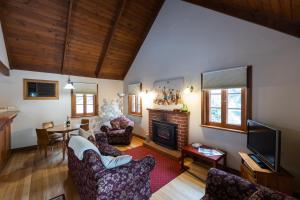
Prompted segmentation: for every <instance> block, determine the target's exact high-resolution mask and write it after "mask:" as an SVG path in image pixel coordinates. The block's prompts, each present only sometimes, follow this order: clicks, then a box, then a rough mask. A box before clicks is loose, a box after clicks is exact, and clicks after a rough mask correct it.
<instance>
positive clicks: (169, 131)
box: [152, 120, 177, 150]
mask: <svg viewBox="0 0 300 200" xmlns="http://www.w3.org/2000/svg"><path fill="white" fill-rule="evenodd" d="M152 133H153V138H152V140H153V142H155V143H156V144H159V145H161V146H164V147H167V148H169V149H174V150H177V124H173V123H169V122H166V121H158V120H152Z"/></svg>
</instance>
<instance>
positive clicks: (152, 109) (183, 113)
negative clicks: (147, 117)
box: [147, 108, 190, 115]
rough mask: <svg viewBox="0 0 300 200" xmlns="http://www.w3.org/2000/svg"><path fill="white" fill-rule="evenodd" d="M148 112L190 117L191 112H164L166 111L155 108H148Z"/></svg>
mask: <svg viewBox="0 0 300 200" xmlns="http://www.w3.org/2000/svg"><path fill="white" fill-rule="evenodd" d="M147 110H148V111H152V112H161V113H172V114H181V115H190V112H181V111H175V110H164V109H155V108H147Z"/></svg>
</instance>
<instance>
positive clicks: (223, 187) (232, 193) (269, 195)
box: [202, 168, 295, 200]
mask: <svg viewBox="0 0 300 200" xmlns="http://www.w3.org/2000/svg"><path fill="white" fill-rule="evenodd" d="M202 200H295V198H293V197H290V196H287V195H286V194H283V193H280V192H277V191H273V190H271V189H268V188H266V187H263V186H260V185H256V184H252V183H250V182H249V181H247V180H244V179H242V178H241V177H238V176H236V175H233V174H230V173H227V172H224V171H222V170H219V169H216V168H211V169H210V170H209V171H208V177H207V180H206V188H205V195H204V196H203V197H202Z"/></svg>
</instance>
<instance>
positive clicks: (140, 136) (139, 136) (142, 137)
mask: <svg viewBox="0 0 300 200" xmlns="http://www.w3.org/2000/svg"><path fill="white" fill-rule="evenodd" d="M132 135H134V136H136V137H138V138H141V139H143V140H145V139H146V138H145V137H144V136H142V135H139V134H136V133H132Z"/></svg>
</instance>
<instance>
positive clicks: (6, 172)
mask: <svg viewBox="0 0 300 200" xmlns="http://www.w3.org/2000/svg"><path fill="white" fill-rule="evenodd" d="M142 144H143V140H142V139H139V138H137V137H133V140H132V143H131V145H130V146H125V147H124V146H118V148H119V149H120V150H122V151H123V150H127V149H131V148H135V147H137V146H141V145H142ZM185 164H187V165H189V166H190V167H191V170H190V171H191V173H190V172H184V173H182V174H181V175H179V176H178V177H177V178H175V179H173V180H172V181H171V182H170V183H168V184H167V185H165V186H164V187H162V188H161V189H160V190H158V191H157V192H155V193H154V194H153V195H152V197H151V200H168V199H176V200H177V199H178V200H181V199H182V200H185V199H189V200H194V199H195V200H196V199H197V200H199V199H200V198H201V197H202V196H203V194H204V187H205V185H204V182H203V181H202V180H204V179H205V177H206V174H207V167H206V166H200V165H196V164H194V163H192V160H190V159H186V160H185ZM193 174H194V175H197V176H198V177H200V178H201V179H202V180H201V179H199V178H196V177H195V176H194V175H193ZM63 193H64V194H65V195H66V199H67V200H77V199H79V195H78V193H77V191H76V188H75V186H74V185H73V183H72V181H71V179H70V178H69V177H68V167H67V159H66V160H65V161H62V153H61V150H60V149H54V151H53V152H51V151H50V153H49V155H48V158H47V159H45V158H44V157H43V155H40V153H39V152H38V151H35V150H31V151H23V152H17V153H14V154H13V155H12V157H11V159H10V160H9V162H8V164H7V166H6V167H5V168H4V169H3V170H2V171H1V173H0V200H19V199H20V200H27V199H30V200H48V199H50V198H53V197H55V196H57V195H60V194H63Z"/></svg>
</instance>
